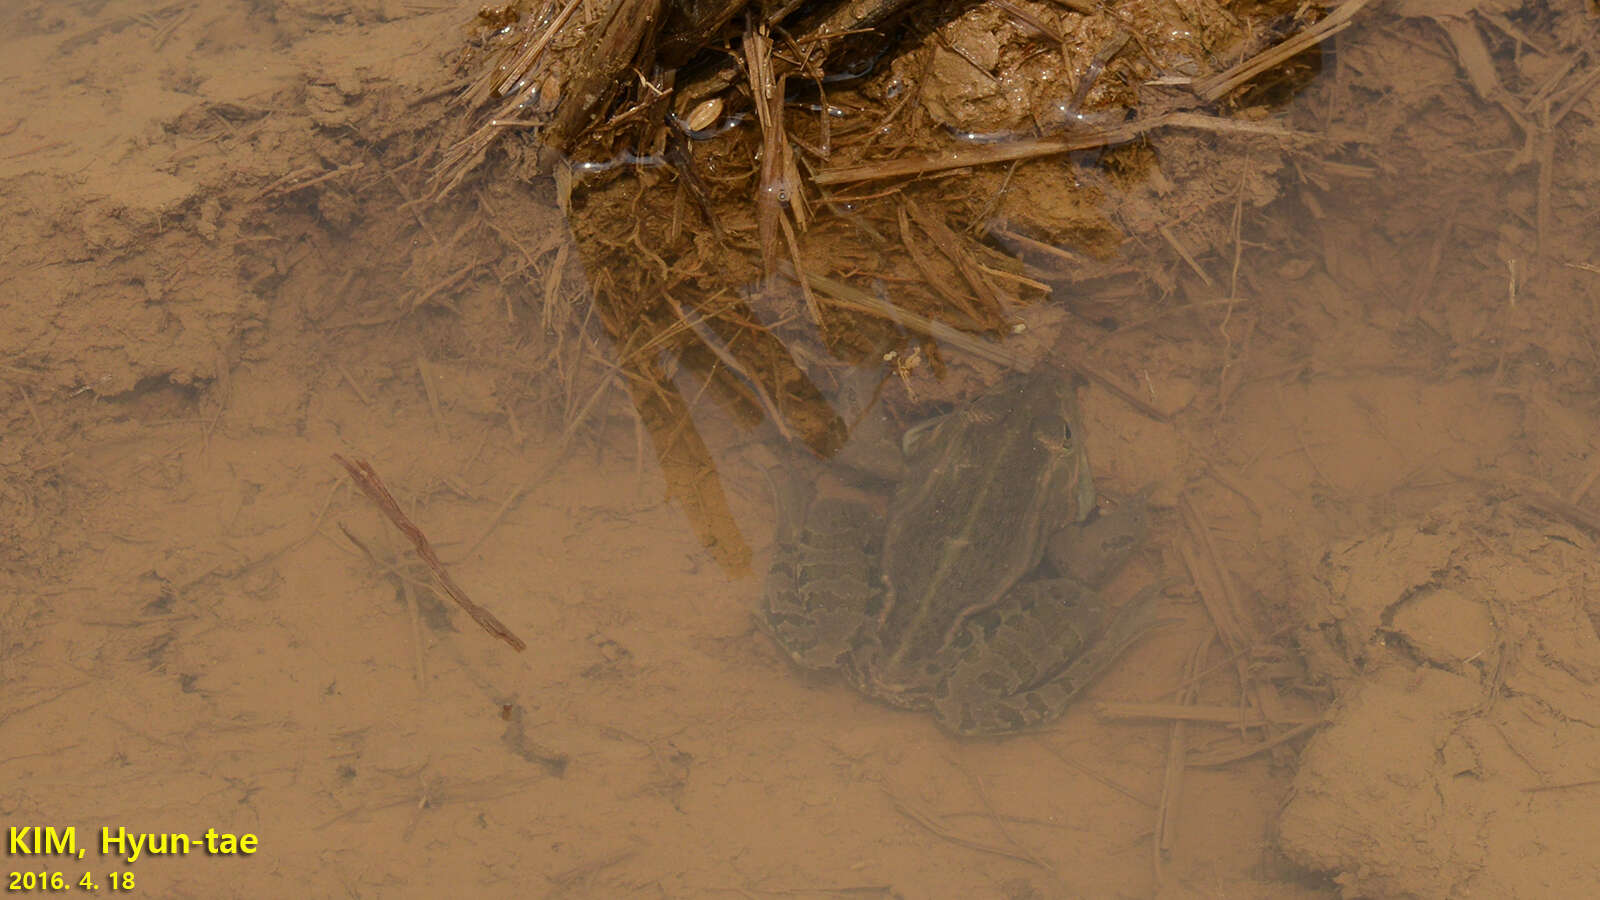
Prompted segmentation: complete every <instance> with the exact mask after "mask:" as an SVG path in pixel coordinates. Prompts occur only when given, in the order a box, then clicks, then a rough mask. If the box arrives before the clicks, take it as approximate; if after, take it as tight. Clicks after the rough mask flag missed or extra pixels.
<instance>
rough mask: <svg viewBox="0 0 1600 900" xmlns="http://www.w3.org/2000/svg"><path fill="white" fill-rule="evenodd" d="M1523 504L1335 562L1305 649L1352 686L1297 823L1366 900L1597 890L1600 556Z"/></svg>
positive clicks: (1283, 824) (1465, 508)
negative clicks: (1599, 593)
mask: <svg viewBox="0 0 1600 900" xmlns="http://www.w3.org/2000/svg"><path fill="white" fill-rule="evenodd" d="M1595 550H1596V547H1595V542H1594V540H1593V536H1592V535H1591V534H1586V533H1585V532H1583V531H1581V530H1579V529H1577V528H1574V527H1572V526H1571V525H1568V524H1565V523H1562V522H1558V521H1551V519H1550V518H1549V517H1547V516H1546V515H1544V514H1542V513H1539V512H1536V511H1533V510H1530V509H1528V508H1526V507H1524V506H1522V505H1521V504H1519V503H1516V502H1505V503H1500V504H1496V505H1487V504H1453V505H1450V506H1446V507H1443V508H1440V509H1438V510H1436V511H1435V512H1433V513H1431V514H1430V515H1428V516H1426V517H1424V518H1423V519H1421V520H1420V521H1417V522H1414V523H1411V524H1407V525H1402V526H1400V527H1397V528H1394V529H1392V530H1388V531H1385V532H1382V533H1379V534H1375V535H1373V536H1371V537H1368V538H1363V539H1360V540H1354V541H1345V542H1341V543H1339V544H1336V545H1334V546H1333V547H1331V548H1329V550H1328V552H1327V554H1326V555H1325V556H1324V557H1323V559H1322V561H1321V563H1320V565H1318V566H1317V567H1316V568H1315V569H1314V570H1313V571H1311V572H1309V573H1308V574H1307V576H1306V578H1305V579H1304V581H1303V587H1304V591H1305V598H1306V605H1305V607H1304V615H1305V625H1304V631H1303V635H1302V637H1303V646H1304V647H1305V648H1306V649H1307V651H1308V653H1307V655H1308V659H1309V663H1310V666H1311V669H1312V672H1313V673H1314V674H1316V675H1318V676H1321V677H1322V678H1325V679H1327V680H1328V682H1329V683H1330V684H1331V685H1332V686H1333V687H1334V689H1335V690H1336V692H1337V693H1338V695H1339V698H1340V699H1339V702H1338V704H1337V705H1336V707H1335V708H1334V710H1333V712H1332V714H1331V718H1332V724H1330V725H1329V726H1328V727H1327V728H1326V729H1325V730H1324V731H1323V732H1321V733H1320V734H1319V735H1318V736H1317V737H1316V738H1315V739H1314V740H1313V741H1312V742H1311V743H1310V745H1309V746H1308V747H1307V748H1306V752H1305V755H1304V757H1303V759H1302V762H1301V766H1300V770H1299V773H1298V774H1297V775H1296V776H1295V779H1294V789H1293V793H1292V794H1291V798H1292V799H1290V801H1289V803H1288V806H1287V807H1285V809H1284V811H1283V815H1282V817H1281V819H1280V820H1279V823H1278V830H1279V835H1280V838H1281V841H1282V846H1283V848H1284V850H1285V851H1286V852H1287V853H1288V854H1289V856H1290V857H1292V858H1293V859H1295V860H1296V861H1298V862H1300V863H1302V864H1304V865H1306V866H1309V867H1311V868H1314V869H1318V870H1326V871H1332V872H1336V873H1338V874H1337V876H1336V880H1337V881H1338V882H1339V883H1340V884H1341V885H1342V886H1343V887H1344V889H1345V891H1346V893H1347V894H1348V895H1351V896H1363V897H1366V896H1374V897H1394V896H1415V897H1424V898H1431V897H1439V898H1445V897H1464V896H1485V897H1558V896H1566V897H1576V896H1581V895H1583V894H1585V893H1587V892H1588V891H1590V890H1592V888H1593V885H1594V879H1595V869H1594V866H1593V860H1594V856H1593V840H1592V837H1593V835H1594V834H1595V832H1596V830H1597V829H1600V813H1597V809H1600V807H1597V806H1596V804H1595V803H1594V792H1595V790H1596V787H1597V783H1596V778H1597V777H1600V764H1597V759H1600V758H1597V756H1596V753H1595V748H1596V747H1597V746H1600V637H1597V636H1596V623H1597V622H1600V603H1597V602H1596V599H1595V597H1594V594H1593V585H1595V584H1597V583H1600V558H1597V557H1596V554H1595Z"/></svg>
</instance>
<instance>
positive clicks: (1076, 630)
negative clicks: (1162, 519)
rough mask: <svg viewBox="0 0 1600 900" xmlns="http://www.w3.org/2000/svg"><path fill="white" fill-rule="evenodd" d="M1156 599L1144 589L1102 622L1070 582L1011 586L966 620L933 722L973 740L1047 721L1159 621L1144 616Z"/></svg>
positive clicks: (1095, 603) (1089, 593)
mask: <svg viewBox="0 0 1600 900" xmlns="http://www.w3.org/2000/svg"><path fill="white" fill-rule="evenodd" d="M1160 594H1161V588H1160V586H1152V587H1150V588H1147V589H1145V590H1144V591H1141V592H1140V593H1139V594H1138V596H1136V597H1134V599H1133V600H1131V601H1129V602H1128V603H1127V604H1126V605H1125V606H1123V607H1122V608H1121V609H1118V610H1117V611H1116V612H1115V613H1113V614H1111V615H1110V616H1109V617H1108V616H1107V613H1106V609H1105V607H1104V605H1103V604H1102V603H1101V601H1100V600H1099V597H1098V595H1097V594H1096V593H1095V592H1094V591H1093V590H1091V589H1090V588H1088V587H1086V586H1085V585H1083V584H1082V583H1081V582H1077V581H1075V580H1073V579H1065V578H1063V579H1051V580H1046V581H1038V582H1033V583H1030V584H1023V585H1020V586H1018V587H1017V588H1016V589H1014V590H1013V591H1012V592H1011V593H1010V594H1008V595H1007V596H1006V598H1005V599H1004V600H1003V601H1001V604H1000V606H998V607H996V608H995V609H993V610H990V611H988V612H986V613H984V614H981V615H978V616H974V617H973V618H972V619H971V620H969V621H968V622H967V623H966V626H965V629H966V630H965V634H963V635H962V638H961V639H959V640H958V641H957V642H956V648H955V649H956V652H957V653H958V654H959V658H958V659H957V660H955V661H954V662H953V663H952V666H951V673H950V676H949V677H948V679H947V680H946V682H945V684H944V686H943V689H942V690H941V692H940V695H939V696H938V697H937V698H935V701H934V715H935V716H936V717H937V718H938V720H939V724H940V725H942V726H943V727H944V728H946V729H947V730H949V731H952V732H954V733H956V734H960V735H968V736H979V735H1000V734H1009V733H1011V732H1016V731H1025V730H1027V729H1030V728H1037V727H1039V726H1041V725H1044V724H1047V723H1049V722H1050V721H1051V720H1053V719H1055V718H1056V717H1058V716H1060V715H1061V713H1062V712H1064V711H1065V710H1066V709H1067V707H1069V706H1070V705H1071V704H1072V702H1073V701H1074V700H1076V699H1077V697H1078V696H1079V694H1081V693H1082V692H1083V690H1084V688H1086V687H1088V686H1089V685H1090V684H1091V683H1093V681H1094V680H1095V679H1096V678H1098V677H1099V676H1100V675H1101V674H1102V673H1104V672H1105V670H1106V669H1108V668H1110V666H1111V665H1112V664H1113V663H1115V662H1116V661H1117V659H1118V658H1120V657H1121V656H1122V654H1123V653H1124V652H1126V651H1127V650H1128V648H1129V647H1131V646H1133V644H1134V643H1136V642H1138V641H1139V640H1140V639H1142V638H1143V637H1145V636H1146V635H1147V634H1149V633H1150V632H1151V631H1152V630H1154V628H1156V627H1158V626H1159V625H1161V624H1162V623H1161V622H1159V621H1156V620H1154V619H1153V617H1152V615H1151V612H1152V610H1153V608H1154V605H1155V601H1156V600H1157V599H1158V598H1159V597H1160Z"/></svg>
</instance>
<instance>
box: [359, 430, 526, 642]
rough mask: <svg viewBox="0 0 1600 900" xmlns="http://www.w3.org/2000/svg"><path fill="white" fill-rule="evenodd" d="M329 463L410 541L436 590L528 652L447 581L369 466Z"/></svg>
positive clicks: (419, 531)
mask: <svg viewBox="0 0 1600 900" xmlns="http://www.w3.org/2000/svg"><path fill="white" fill-rule="evenodd" d="M333 459H334V461H335V462H337V463H338V464H339V465H341V466H344V470H345V471H346V472H348V473H350V480H351V481H354V482H355V483H356V487H359V488H361V493H363V494H366V495H367V499H369V500H371V501H372V502H373V503H375V504H377V507H378V509H380V510H382V511H383V514H384V515H386V516H388V517H389V521H391V522H393V523H394V526H395V527H396V528H398V529H400V533H401V534H404V535H405V536H406V538H407V539H409V540H410V541H411V545H412V546H413V547H415V548H416V550H417V555H418V556H420V557H422V561H423V562H424V563H427V565H428V571H430V572H432V573H433V577H434V578H436V579H438V581H439V586H440V587H442V588H444V591H445V593H446V594H449V595H450V599H452V600H454V601H455V602H456V603H458V604H459V605H460V606H461V608H462V609H464V610H466V611H467V615H469V616H471V617H472V620H473V621H474V622H477V623H478V624H479V625H480V626H482V627H483V630H484V631H487V632H489V633H490V634H492V635H494V636H495V637H497V638H499V639H500V640H502V641H505V642H506V643H507V644H510V645H511V647H512V649H514V650H516V651H517V652H518V653H520V652H522V651H523V650H526V649H528V645H527V644H526V643H524V642H523V640H522V638H519V637H517V636H516V635H515V634H512V633H511V629H509V628H507V627H506V626H505V625H503V624H501V622H500V620H499V619H497V618H495V617H494V614H493V613H491V612H489V611H488V610H486V609H484V608H483V607H481V606H479V605H478V604H476V603H474V602H472V599H471V598H469V597H468V596H467V593H466V591H463V590H462V589H461V588H460V586H459V585H457V584H456V582H455V579H453V578H451V577H450V573H449V572H446V571H445V568H444V564H443V563H441V562H439V554H437V553H435V552H434V551H433V545H432V544H431V543H429V542H428V538H427V535H424V534H423V533H422V529H420V528H418V527H417V526H416V524H415V523H414V522H412V521H411V519H410V518H409V517H408V516H406V514H405V513H404V512H403V511H401V509H400V504H399V503H396V502H395V499H394V496H393V495H392V494H390V493H389V489H388V488H387V487H385V486H384V484H383V479H381V478H379V477H378V473H377V472H376V471H374V470H373V468H372V466H370V465H368V464H367V461H366V460H364V459H357V460H349V459H345V458H344V457H343V456H340V455H339V454H337V453H335V454H333Z"/></svg>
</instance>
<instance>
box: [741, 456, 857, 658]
mask: <svg viewBox="0 0 1600 900" xmlns="http://www.w3.org/2000/svg"><path fill="white" fill-rule="evenodd" d="M778 508H779V509H778V529H777V534H776V537H775V541H774V548H773V554H772V565H771V567H770V569H769V570H768V572H767V581H766V585H765V588H764V590H763V592H762V602H761V611H760V615H759V616H757V622H758V623H759V624H760V625H761V627H762V629H763V630H765V631H766V632H767V633H768V634H770V635H771V636H772V638H773V640H774V641H775V642H776V643H777V644H778V646H779V647H780V648H782V650H783V651H784V653H786V654H787V655H788V656H789V658H790V659H792V660H793V661H794V662H795V663H796V664H797V665H799V666H801V667H803V668H807V669H835V668H840V667H841V666H846V665H847V664H848V663H849V660H850V658H851V657H852V655H853V654H854V653H855V652H856V649H857V645H858V644H859V642H860V641H861V640H862V636H863V635H864V634H866V633H867V632H868V631H869V629H868V625H869V624H870V623H871V622H872V621H873V617H874V616H875V614H876V606H877V605H878V604H880V603H881V599H880V597H881V594H882V584H881V579H879V578H878V577H877V575H876V571H877V566H878V560H877V548H876V546H875V545H874V543H873V542H872V541H870V540H869V541H867V542H866V543H865V544H863V542H862V539H861V535H862V534H863V533H865V534H873V533H874V532H875V531H881V530H882V529H881V527H878V528H876V529H874V528H873V524H874V523H875V521H876V518H877V516H876V513H875V511H874V510H873V509H872V508H871V506H870V505H869V504H866V503H864V502H860V501H857V500H855V499H852V498H846V497H837V496H827V495H825V496H822V497H817V498H814V499H812V500H811V501H810V502H809V503H807V502H805V501H804V500H803V499H802V498H801V497H800V495H799V492H798V491H797V490H794V489H792V488H790V487H788V486H780V489H779V491H778Z"/></svg>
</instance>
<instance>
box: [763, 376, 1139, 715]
mask: <svg viewBox="0 0 1600 900" xmlns="http://www.w3.org/2000/svg"><path fill="white" fill-rule="evenodd" d="M1082 434H1083V429H1082V426H1081V424H1080V422H1079V418H1078V413H1077V405H1076V402H1075V399H1074V396H1073V391H1072V387H1071V384H1070V382H1069V381H1068V380H1067V378H1066V377H1065V376H1064V375H1062V374H1060V373H1057V372H1054V371H1046V372H1039V373H1035V374H1030V375H1026V376H1018V377H1015V378H1012V379H1009V380H1008V381H1006V382H1005V383H1004V384H1002V385H1001V386H1000V387H999V389H997V390H995V391H992V392H990V393H988V394H985V395H983V396H980V397H978V398H976V399H974V400H972V401H971V402H969V403H968V404H966V405H965V406H963V407H961V408H959V409H957V410H956V411H955V412H952V413H950V414H949V415H946V416H943V417H941V418H938V419H935V420H933V421H932V422H930V423H927V424H926V425H924V426H919V427H918V428H914V429H912V431H911V432H908V434H907V436H906V438H905V441H904V452H905V461H904V462H905V465H904V475H903V476H902V479H901V481H900V483H899V485H898V486H897V487H896V489H895V490H894V493H893V496H892V498H891V499H890V502H889V508H888V511H887V519H886V521H885V516H884V515H883V513H881V512H880V511H879V510H878V509H877V508H875V506H874V504H873V502H872V500H871V499H870V498H868V497H865V496H854V495H851V494H849V493H848V492H845V491H843V490H839V489H830V488H827V487H825V486H824V485H823V484H821V483H819V485H817V486H816V490H813V491H812V492H811V493H812V495H813V496H810V497H809V498H801V497H800V490H799V489H798V488H797V487H796V486H794V485H793V484H788V485H784V484H780V485H779V527H778V536H777V549H776V551H775V553H774V560H773V565H772V570H771V572H770V573H769V576H768V581H767V589H766V592H765V596H764V600H763V609H762V618H763V621H764V623H765V626H766V627H767V629H768V630H769V631H770V632H771V634H772V635H773V637H774V638H775V639H776V641H777V642H778V644H779V645H780V646H781V647H782V648H783V649H784V650H785V652H787V653H788V654H789V656H790V657H791V658H793V659H794V660H795V661H796V662H797V663H799V664H800V665H802V666H805V667H807V668H814V669H838V670H840V671H842V672H843V673H844V675H845V676H846V678H847V679H849V680H850V682H851V683H852V684H854V685H855V686H856V687H857V688H858V689H859V690H861V691H862V692H863V693H865V694H867V695H869V696H872V697H875V698H877V699H880V700H883V701H885V702H888V703H892V704H894V705H896V706H901V707H905V708H909V709H929V710H932V711H933V713H934V715H935V716H936V717H937V719H938V721H939V723H940V724H941V725H942V726H944V727H945V728H947V729H948V730H950V731H953V732H956V733H958V734H972V735H976V734H1003V733H1007V732H1012V731H1018V730H1021V729H1025V728H1029V727H1033V726H1037V725H1040V724H1042V723H1045V722H1047V721H1049V720H1050V719H1052V718H1054V717H1055V716H1057V715H1059V714H1060V713H1061V712H1062V711H1063V710H1064V709H1066V707H1067V706H1068V705H1069V703H1070V702H1071V701H1072V700H1073V699H1074V697H1076V695H1077V694H1078V692H1079V691H1081V690H1082V689H1083V687H1084V686H1086V685H1087V684H1088V683H1089V681H1090V680H1092V679H1093V678H1094V677H1095V676H1096V675H1098V674H1099V673H1100V672H1101V671H1102V670H1103V669H1104V668H1105V667H1106V666H1107V665H1109V664H1110V663H1111V662H1112V661H1114V660H1115V659H1116V657H1117V656H1118V655H1119V654H1120V653H1121V651H1122V650H1124V649H1126V648H1127V646H1128V645H1129V644H1131V643H1132V642H1133V641H1134V640H1135V639H1137V638H1138V637H1139V636H1141V635H1142V634H1143V633H1144V631H1145V630H1146V627H1147V619H1148V616H1147V615H1146V613H1147V611H1148V610H1147V607H1148V606H1149V603H1150V600H1151V599H1152V598H1153V594H1149V595H1141V597H1140V598H1139V599H1138V600H1136V601H1135V602H1134V603H1131V604H1129V605H1128V607H1126V608H1124V609H1123V610H1122V611H1119V612H1118V613H1117V614H1116V615H1115V616H1110V617H1108V615H1107V612H1106V609H1105V607H1104V606H1103V605H1102V604H1101V603H1100V601H1099V600H1098V598H1097V595H1096V591H1095V589H1094V586H1093V585H1094V583H1095V582H1097V581H1098V580H1101V579H1102V578H1103V575H1104V572H1105V571H1107V570H1108V569H1109V568H1111V567H1113V566H1114V565H1115V563H1116V562H1118V561H1119V558H1121V559H1125V558H1126V556H1127V555H1128V553H1129V552H1130V551H1131V549H1132V548H1133V547H1134V546H1135V545H1136V544H1137V537H1138V535H1139V534H1140V532H1141V531H1142V524H1143V511H1144V504H1143V497H1142V496H1141V497H1139V498H1137V499H1136V500H1135V501H1134V502H1131V503H1128V504H1125V505H1124V506H1123V507H1122V508H1120V509H1119V510H1118V513H1117V514H1116V515H1114V516H1110V517H1100V518H1099V519H1098V520H1096V521H1093V522H1086V521H1085V520H1086V519H1088V518H1089V515H1090V513H1091V512H1093V511H1094V507H1095V494H1094V484H1093V479H1092V477H1091V475H1090V472H1089V462H1088V457H1087V454H1086V453H1085V451H1084V448H1083V445H1082ZM1086 549H1087V550H1089V551H1101V552H1085V550H1086ZM1047 556H1048V558H1049V559H1050V562H1051V568H1052V569H1054V571H1055V576H1054V577H1033V576H1035V575H1036V570H1039V569H1040V568H1041V566H1040V563H1041V561H1042V560H1043V559H1044V558H1046V557H1047ZM1083 559H1090V560H1092V561H1093V562H1094V563H1097V564H1098V565H1096V566H1093V568H1098V569H1100V573H1099V574H1095V573H1089V572H1082V571H1077V572H1075V571H1070V570H1071V569H1073V568H1074V567H1077V568H1079V569H1081V568H1082V567H1083V565H1084V564H1083V563H1082V562H1076V563H1075V562H1072V560H1083Z"/></svg>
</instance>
